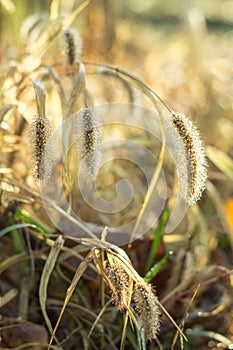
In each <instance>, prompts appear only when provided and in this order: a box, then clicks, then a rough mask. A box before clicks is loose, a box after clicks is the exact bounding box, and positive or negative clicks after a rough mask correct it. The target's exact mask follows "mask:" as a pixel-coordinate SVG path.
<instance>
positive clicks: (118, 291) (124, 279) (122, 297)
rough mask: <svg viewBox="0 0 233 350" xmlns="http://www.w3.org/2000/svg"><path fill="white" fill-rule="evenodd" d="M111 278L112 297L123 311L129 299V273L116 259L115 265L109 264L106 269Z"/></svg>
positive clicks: (114, 302) (109, 278)
mask: <svg viewBox="0 0 233 350" xmlns="http://www.w3.org/2000/svg"><path fill="white" fill-rule="evenodd" d="M105 273H106V276H107V277H108V280H109V288H110V290H111V298H112V302H113V304H115V305H116V307H117V308H118V310H120V311H122V310H123V309H124V308H125V307H126V306H127V305H128V301H129V275H128V274H127V273H126V272H125V270H124V268H123V267H122V266H121V265H120V264H118V263H117V260H115V264H114V266H110V265H109V266H108V267H107V268H106V270H105Z"/></svg>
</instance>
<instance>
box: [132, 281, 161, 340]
mask: <svg viewBox="0 0 233 350" xmlns="http://www.w3.org/2000/svg"><path fill="white" fill-rule="evenodd" d="M134 301H135V311H136V313H137V315H138V318H139V320H140V322H141V325H142V328H143V329H144V332H145V335H146V338H147V340H152V339H154V338H155V337H156V334H157V332H158V330H159V307H158V299H157V297H156V295H155V294H154V292H153V289H152V286H151V285H150V284H147V283H146V282H145V281H144V280H141V281H140V282H137V283H135V285H134Z"/></svg>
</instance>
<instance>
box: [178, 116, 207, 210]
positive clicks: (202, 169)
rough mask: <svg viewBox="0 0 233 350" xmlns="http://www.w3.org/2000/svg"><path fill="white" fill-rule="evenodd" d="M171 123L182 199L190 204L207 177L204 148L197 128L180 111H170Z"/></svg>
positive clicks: (198, 197) (198, 193)
mask: <svg viewBox="0 0 233 350" xmlns="http://www.w3.org/2000/svg"><path fill="white" fill-rule="evenodd" d="M171 124H172V127H174V129H175V132H176V135H175V136H174V146H175V148H177V149H176V155H177V159H176V161H177V164H176V165H177V172H178V176H179V180H180V181H181V186H182V196H183V198H184V200H185V201H186V202H187V203H188V204H190V205H192V204H195V203H196V202H197V201H198V200H199V199H200V198H201V196H202V193H203V191H204V189H205V183H206V179H207V169H206V166H207V163H206V155H205V150H204V147H203V144H202V141H201V138H200V134H199V132H198V130H197V128H196V127H195V126H194V125H193V123H192V122H191V120H190V119H188V118H187V117H186V116H185V115H184V114H182V113H175V112H172V114H171Z"/></svg>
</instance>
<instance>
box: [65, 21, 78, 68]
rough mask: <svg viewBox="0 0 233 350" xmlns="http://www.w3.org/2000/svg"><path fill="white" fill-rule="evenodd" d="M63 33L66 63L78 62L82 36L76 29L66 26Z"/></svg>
mask: <svg viewBox="0 0 233 350" xmlns="http://www.w3.org/2000/svg"><path fill="white" fill-rule="evenodd" d="M63 33H64V38H65V43H66V54H67V58H68V63H69V64H70V65H73V64H75V63H78V62H79V61H80V56H81V54H82V46H83V42H82V38H81V36H80V35H79V33H78V31H77V30H76V29H74V28H67V29H65V30H64V32H63Z"/></svg>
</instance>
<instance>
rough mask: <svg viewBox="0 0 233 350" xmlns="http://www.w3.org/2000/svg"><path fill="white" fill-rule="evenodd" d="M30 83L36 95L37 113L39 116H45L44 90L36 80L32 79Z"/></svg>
mask: <svg viewBox="0 0 233 350" xmlns="http://www.w3.org/2000/svg"><path fill="white" fill-rule="evenodd" d="M32 83H33V87H34V90H35V93H36V104H37V113H38V115H39V116H45V99H46V92H45V89H44V87H43V85H42V84H41V83H40V82H39V81H38V80H34V79H32Z"/></svg>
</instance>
